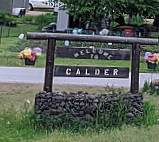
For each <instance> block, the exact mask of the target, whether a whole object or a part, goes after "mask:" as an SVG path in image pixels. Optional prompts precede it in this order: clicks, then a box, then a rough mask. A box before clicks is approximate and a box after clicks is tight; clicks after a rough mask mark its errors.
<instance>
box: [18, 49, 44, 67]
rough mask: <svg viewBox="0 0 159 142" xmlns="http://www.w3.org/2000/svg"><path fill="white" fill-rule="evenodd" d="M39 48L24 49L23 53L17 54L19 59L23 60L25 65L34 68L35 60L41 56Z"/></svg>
mask: <svg viewBox="0 0 159 142" xmlns="http://www.w3.org/2000/svg"><path fill="white" fill-rule="evenodd" d="M41 52H42V50H41V48H39V47H35V48H34V49H31V48H28V47H26V48H25V49H24V50H23V51H21V52H20V53H19V54H18V57H19V59H21V60H23V59H24V63H25V65H31V66H34V65H35V62H36V59H37V57H38V56H40V55H41Z"/></svg>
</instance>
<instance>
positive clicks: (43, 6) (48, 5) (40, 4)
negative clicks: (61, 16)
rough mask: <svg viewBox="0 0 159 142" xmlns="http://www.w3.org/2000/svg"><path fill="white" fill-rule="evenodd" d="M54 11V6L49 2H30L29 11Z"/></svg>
mask: <svg viewBox="0 0 159 142" xmlns="http://www.w3.org/2000/svg"><path fill="white" fill-rule="evenodd" d="M39 8H40V9H53V4H52V3H50V2H49V1H48V0H29V10H34V9H39Z"/></svg>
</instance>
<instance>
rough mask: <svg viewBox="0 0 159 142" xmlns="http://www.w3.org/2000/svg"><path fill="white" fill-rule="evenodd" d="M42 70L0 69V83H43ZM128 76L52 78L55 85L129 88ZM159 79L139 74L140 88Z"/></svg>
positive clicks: (155, 76) (156, 76)
mask: <svg viewBox="0 0 159 142" xmlns="http://www.w3.org/2000/svg"><path fill="white" fill-rule="evenodd" d="M44 74H45V69H44V68H30V67H2V66H1V67H0V82H4V83H32V84H43V83H44ZM130 77H131V76H130V74H129V78H128V79H110V78H84V77H54V84H55V85H81V86H101V87H105V86H106V85H109V86H112V85H113V86H115V87H125V88H129V87H130V80H131V79H130ZM154 79H159V74H156V73H140V88H141V87H143V85H144V82H145V81H146V80H147V81H148V82H151V81H152V80H154Z"/></svg>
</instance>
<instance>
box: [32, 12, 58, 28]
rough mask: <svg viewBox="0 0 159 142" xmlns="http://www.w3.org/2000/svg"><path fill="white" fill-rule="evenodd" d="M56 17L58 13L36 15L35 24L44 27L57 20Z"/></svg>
mask: <svg viewBox="0 0 159 142" xmlns="http://www.w3.org/2000/svg"><path fill="white" fill-rule="evenodd" d="M56 19H57V15H56V14H46V15H38V16H36V17H35V24H37V25H38V26H39V29H42V27H44V26H48V25H49V24H50V23H53V22H56Z"/></svg>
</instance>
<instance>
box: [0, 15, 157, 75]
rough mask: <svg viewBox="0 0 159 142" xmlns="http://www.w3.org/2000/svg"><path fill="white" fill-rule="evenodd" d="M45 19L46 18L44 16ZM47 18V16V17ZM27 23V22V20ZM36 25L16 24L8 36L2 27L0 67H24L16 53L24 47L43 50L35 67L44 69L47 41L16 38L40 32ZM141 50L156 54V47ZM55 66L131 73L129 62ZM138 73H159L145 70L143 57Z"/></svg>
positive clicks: (66, 62) (86, 61)
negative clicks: (85, 67) (91, 67)
mask: <svg viewBox="0 0 159 142" xmlns="http://www.w3.org/2000/svg"><path fill="white" fill-rule="evenodd" d="M46 17H47V16H46ZM48 18H49V16H48ZM26 19H31V17H30V16H28V17H26ZM27 21H29V20H27ZM38 27H39V26H38V25H31V24H18V25H17V27H16V28H11V30H10V35H9V37H7V36H8V27H3V33H2V39H1V44H0V66H18V67H19V66H24V62H22V61H21V60H19V59H18V56H17V55H18V53H19V52H20V51H22V50H23V49H24V48H25V47H32V48H33V47H37V46H38V47H40V48H42V49H43V52H44V53H43V54H42V56H41V57H39V58H38V60H37V62H36V65H35V67H45V62H46V61H45V60H46V54H45V53H46V49H47V41H39V40H38V41H36V40H26V39H25V38H24V39H23V40H20V39H19V38H18V36H19V35H20V34H21V33H24V34H25V37H26V33H27V32H40V30H38ZM70 44H71V46H78V47H81V46H84V47H85V46H90V45H96V47H107V45H106V44H104V43H102V44H101V43H92V42H88V43H83V42H71V43H70ZM59 45H62V46H63V45H64V42H59V41H58V42H57V46H59ZM113 47H115V48H126V49H131V46H130V45H129V46H128V45H124V44H122V45H120V44H113ZM142 48H143V49H144V50H146V51H151V52H158V51H159V50H158V46H142ZM55 64H58V65H81V66H104V67H108V66H110V67H128V68H129V71H131V62H130V61H109V60H89V59H81V60H79V59H60V58H56V59H55ZM140 72H150V73H153V72H155V73H157V72H159V66H157V69H156V71H154V70H149V69H147V66H146V63H144V59H143V57H141V59H140Z"/></svg>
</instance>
